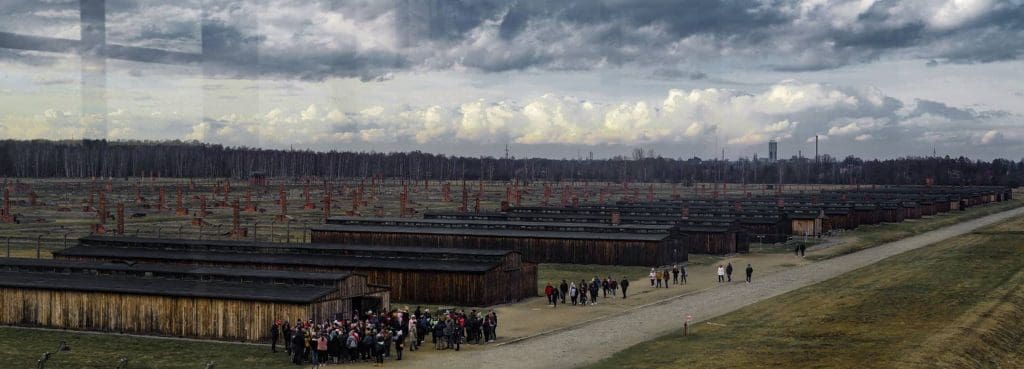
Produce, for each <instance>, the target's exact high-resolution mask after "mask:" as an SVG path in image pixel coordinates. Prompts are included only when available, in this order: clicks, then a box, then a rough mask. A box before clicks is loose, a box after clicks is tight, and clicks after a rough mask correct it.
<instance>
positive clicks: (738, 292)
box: [403, 208, 1024, 369]
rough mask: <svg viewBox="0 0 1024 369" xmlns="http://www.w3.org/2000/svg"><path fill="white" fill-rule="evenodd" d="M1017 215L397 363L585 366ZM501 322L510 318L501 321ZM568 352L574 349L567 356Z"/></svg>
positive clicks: (452, 368) (1022, 210) (999, 216)
mask: <svg viewBox="0 0 1024 369" xmlns="http://www.w3.org/2000/svg"><path fill="white" fill-rule="evenodd" d="M1022 214H1024V208H1017V209H1013V210H1009V211H1005V212H1002V213H998V214H993V215H989V216H986V217H982V218H978V219H975V220H970V221H966V222H963V223H959V224H956V225H953V226H949V227H946V228H942V229H938V230H935V231H931V232H927V233H923V234H920V235H917V236H914V237H910V238H906V239H903V240H900V241H896V242H892V243H888V244H885V245H880V246H877V247H874V248H870V249H867V250H863V251H860V252H857V253H853V254H849V255H844V256H840V257H836V258H832V259H829V260H825V261H821V262H817V263H813V264H808V265H805V266H802V267H796V268H792V269H786V270H783V271H779V272H776V273H773V274H769V275H758V274H757V273H756V272H755V273H754V283H752V284H746V283H734V284H730V285H724V286H721V287H716V288H711V289H707V290H704V291H701V292H697V293H694V294H690V295H685V296H679V297H674V298H670V299H667V300H664V301H662V302H661V303H656V304H652V305H649V306H645V307H640V308H635V309H632V310H630V311H627V312H625V313H622V314H620V315H617V316H614V317H610V318H608V319H606V320H602V321H598V322H594V323H590V324H588V325H586V326H583V327H576V328H570V329H567V330H562V331H556V332H554V333H551V334H547V335H543V336H539V337H534V338H531V339H526V340H523V341H520V342H517V343H514V344H508V345H502V346H497V347H492V348H487V349H483V350H474V351H468V352H462V353H450V355H437V356H434V355H431V357H429V358H427V357H420V358H417V359H415V360H409V361H408V362H407V363H403V364H413V365H414V366H415V367H419V368H445V369H456V368H472V369H479V368H531V369H533V368H558V369H564V368H574V367H578V366H581V365H586V364H591V363H594V362H596V361H598V360H601V359H604V358H606V357H608V356H610V355H611V354H613V353H615V352H618V351H621V350H623V349H626V348H628V347H630V346H632V345H635V344H638V343H641V342H644V341H647V340H651V339H654V338H656V337H658V336H661V335H664V334H666V333H669V332H671V331H678V330H681V329H682V327H683V320H684V318H685V316H686V315H688V314H689V315H692V316H693V318H694V323H696V322H700V321H706V320H708V319H711V318H715V317H717V316H720V315H723V314H726V313H729V312H732V311H734V310H737V309H740V308H742V307H745V306H747V305H750V304H753V303H755V302H758V301H761V300H764V299H768V298H771V297H774V296H778V295H781V294H783V293H786V292H789V291H793V290H795V289H798V288H801V287H805V286H808V285H812V284H815V283H818V282H821V281H825V280H828V279H831V278H835V277H837V276H839V275H841V274H843V273H846V272H849V271H852V270H855V269H858V268H861V267H864V266H867V265H870V264H873V263H876V262H878V261H880V260H882V259H885V258H888V257H890V256H893V255H897V254H900V253H903V252H907V251H910V250H913V249H917V248H921V247H924V246H927V245H930V244H933V243H936V242H939V241H942V240H945V239H949V238H953V237H956V236H959V235H962V234H965V233H969V232H971V231H973V230H975V229H977V228H979V227H983V226H986V225H990V224H993V223H996V222H999V221H1001V220H1005V219H1008V218H1011V217H1014V216H1018V215H1022ZM740 274H742V271H741V273H740ZM708 278H715V277H714V276H708ZM539 313H540V314H543V312H539ZM666 317H671V318H670V319H666ZM504 324H516V323H515V322H508V321H506V322H504ZM691 324H692V323H691ZM499 333H500V327H499ZM570 350H571V351H572V355H568V353H569V351H570Z"/></svg>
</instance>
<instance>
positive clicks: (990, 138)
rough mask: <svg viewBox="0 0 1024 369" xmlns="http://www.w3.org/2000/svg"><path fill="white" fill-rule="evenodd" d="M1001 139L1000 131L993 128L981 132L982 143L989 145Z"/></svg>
mask: <svg viewBox="0 0 1024 369" xmlns="http://www.w3.org/2000/svg"><path fill="white" fill-rule="evenodd" d="M1002 139H1003V134H1002V133H1001V132H999V131H997V130H994V129H993V130H989V131H986V132H985V133H984V134H982V135H981V140H980V142H981V144H982V145H991V144H994V143H998V142H1000V141H1002Z"/></svg>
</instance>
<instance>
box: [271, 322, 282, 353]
mask: <svg viewBox="0 0 1024 369" xmlns="http://www.w3.org/2000/svg"><path fill="white" fill-rule="evenodd" d="M279 338H281V321H280V320H275V321H274V324H273V325H271V326H270V352H277V340H278V339H279Z"/></svg>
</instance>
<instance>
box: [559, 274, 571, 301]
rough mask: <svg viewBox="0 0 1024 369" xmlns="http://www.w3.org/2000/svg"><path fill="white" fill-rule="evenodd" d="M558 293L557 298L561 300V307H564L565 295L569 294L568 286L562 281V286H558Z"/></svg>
mask: <svg viewBox="0 0 1024 369" xmlns="http://www.w3.org/2000/svg"><path fill="white" fill-rule="evenodd" d="M558 292H561V293H560V294H558V296H559V297H561V298H562V305H565V295H567V294H568V293H569V284H568V283H566V282H565V280H564V279H563V280H562V284H560V285H559V286H558Z"/></svg>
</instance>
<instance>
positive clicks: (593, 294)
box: [590, 277, 601, 305]
mask: <svg viewBox="0 0 1024 369" xmlns="http://www.w3.org/2000/svg"><path fill="white" fill-rule="evenodd" d="M600 289H601V281H598V280H597V277H595V278H594V281H593V282H591V283H590V304H591V305H597V293H598V291H599V290H600Z"/></svg>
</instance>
